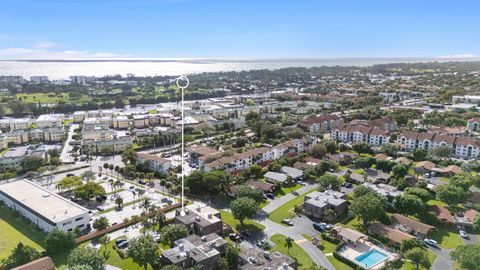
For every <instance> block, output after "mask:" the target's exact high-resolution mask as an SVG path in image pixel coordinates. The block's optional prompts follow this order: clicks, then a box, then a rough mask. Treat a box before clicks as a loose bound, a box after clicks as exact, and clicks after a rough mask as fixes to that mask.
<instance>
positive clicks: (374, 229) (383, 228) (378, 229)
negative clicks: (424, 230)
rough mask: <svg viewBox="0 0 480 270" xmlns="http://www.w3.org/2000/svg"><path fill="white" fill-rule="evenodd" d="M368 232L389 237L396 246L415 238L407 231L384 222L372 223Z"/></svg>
mask: <svg viewBox="0 0 480 270" xmlns="http://www.w3.org/2000/svg"><path fill="white" fill-rule="evenodd" d="M368 232H369V233H370V234H373V235H376V236H380V237H384V238H386V239H388V241H389V242H390V244H392V245H393V246H396V247H400V246H401V245H402V243H403V242H404V241H406V240H411V239H415V237H414V236H412V235H410V234H408V233H406V232H402V231H400V230H397V229H395V228H393V227H390V226H387V225H385V224H382V223H373V224H371V225H370V226H368Z"/></svg>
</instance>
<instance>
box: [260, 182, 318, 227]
mask: <svg viewBox="0 0 480 270" xmlns="http://www.w3.org/2000/svg"><path fill="white" fill-rule="evenodd" d="M313 191H315V189H312V190H310V191H308V192H306V193H304V194H302V195H300V196H298V197H296V198H294V199H292V200H290V201H288V202H286V203H284V204H283V205H281V206H280V207H278V208H277V209H275V211H272V212H271V213H270V214H269V215H268V218H269V219H270V220H271V221H274V222H277V223H279V224H282V220H283V219H286V218H292V217H294V216H295V212H294V211H293V210H294V208H295V206H297V205H300V204H302V203H303V201H304V199H305V196H306V195H307V194H309V193H311V192H313Z"/></svg>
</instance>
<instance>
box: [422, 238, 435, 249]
mask: <svg viewBox="0 0 480 270" xmlns="http://www.w3.org/2000/svg"><path fill="white" fill-rule="evenodd" d="M423 242H424V243H425V244H426V245H428V246H432V247H436V248H439V246H438V242H437V241H435V240H433V239H429V238H426V239H424V240H423Z"/></svg>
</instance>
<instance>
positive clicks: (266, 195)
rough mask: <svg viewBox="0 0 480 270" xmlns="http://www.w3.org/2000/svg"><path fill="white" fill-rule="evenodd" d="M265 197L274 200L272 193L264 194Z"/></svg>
mask: <svg viewBox="0 0 480 270" xmlns="http://www.w3.org/2000/svg"><path fill="white" fill-rule="evenodd" d="M265 197H267V198H269V199H272V200H273V199H275V194H273V193H266V194H265Z"/></svg>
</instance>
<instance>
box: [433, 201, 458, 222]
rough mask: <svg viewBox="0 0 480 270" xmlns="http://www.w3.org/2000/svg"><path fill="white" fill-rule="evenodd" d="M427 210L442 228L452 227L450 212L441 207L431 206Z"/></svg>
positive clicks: (452, 220)
mask: <svg viewBox="0 0 480 270" xmlns="http://www.w3.org/2000/svg"><path fill="white" fill-rule="evenodd" d="M428 210H429V211H431V212H433V213H434V214H435V215H436V216H437V218H438V220H440V223H442V225H444V226H452V225H453V224H454V223H455V220H454V219H453V216H452V215H451V214H450V211H448V209H447V208H445V207H443V206H438V205H432V206H430V207H429V209H428Z"/></svg>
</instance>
